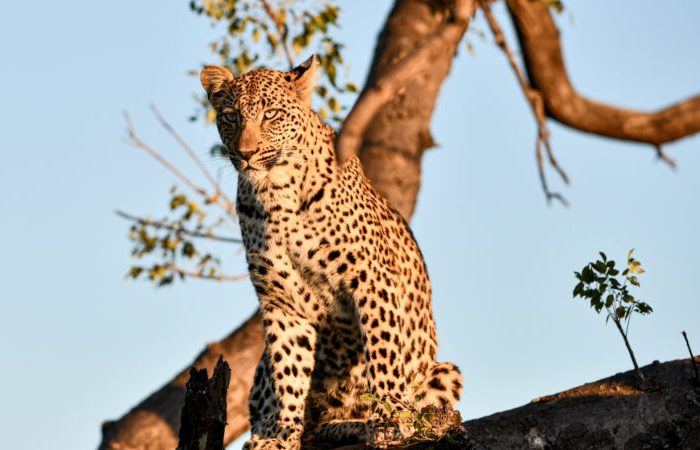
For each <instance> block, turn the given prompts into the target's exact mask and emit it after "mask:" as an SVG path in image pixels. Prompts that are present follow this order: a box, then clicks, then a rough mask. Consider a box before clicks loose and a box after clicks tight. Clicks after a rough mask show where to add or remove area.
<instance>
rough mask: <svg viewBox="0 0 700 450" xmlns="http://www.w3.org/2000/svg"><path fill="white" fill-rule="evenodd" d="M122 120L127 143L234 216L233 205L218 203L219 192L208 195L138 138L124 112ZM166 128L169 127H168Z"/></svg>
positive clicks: (226, 200) (225, 202) (228, 201)
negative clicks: (126, 134)
mask: <svg viewBox="0 0 700 450" xmlns="http://www.w3.org/2000/svg"><path fill="white" fill-rule="evenodd" d="M155 112H156V111H154V113H155ZM156 117H158V114H156ZM124 120H126V126H127V131H128V135H129V142H131V144H132V145H133V146H134V147H137V148H140V149H142V150H144V151H145V152H146V153H148V154H149V155H151V156H152V157H154V158H155V159H156V161H158V162H159V163H160V164H161V165H163V166H164V167H165V168H166V169H168V170H169V171H170V172H172V173H173V174H174V175H175V176H176V177H177V178H179V179H180V180H182V182H183V183H185V184H186V185H187V186H188V187H189V188H190V189H192V190H193V191H194V192H196V193H198V194H199V195H201V196H202V197H203V198H204V199H205V200H206V201H207V202H209V203H213V204H216V205H219V206H220V207H221V208H223V209H224V211H226V212H227V213H228V214H230V215H235V214H236V211H235V209H234V208H233V205H232V204H231V202H230V200H228V199H225V200H224V203H222V202H221V201H220V195H221V192H217V193H216V194H214V195H209V193H208V192H207V191H206V190H205V189H204V188H203V187H201V186H198V185H197V184H195V183H194V182H193V181H192V180H191V179H190V178H189V177H187V176H186V175H185V174H184V173H182V172H181V171H180V170H179V169H178V168H177V167H175V166H174V165H173V164H172V163H171V162H170V161H168V160H167V159H165V157H164V156H163V155H161V154H160V153H158V152H157V151H156V150H155V149H154V148H153V147H151V146H150V145H148V144H146V143H145V142H144V141H143V140H142V139H141V138H140V137H139V135H138V134H137V133H136V129H135V128H134V124H133V123H132V122H131V117H129V114H128V113H127V112H126V111H125V112H124ZM161 123H162V122H161ZM168 127H169V125H168ZM168 127H166V129H167V128H168ZM171 130H172V128H171ZM171 133H174V131H171Z"/></svg>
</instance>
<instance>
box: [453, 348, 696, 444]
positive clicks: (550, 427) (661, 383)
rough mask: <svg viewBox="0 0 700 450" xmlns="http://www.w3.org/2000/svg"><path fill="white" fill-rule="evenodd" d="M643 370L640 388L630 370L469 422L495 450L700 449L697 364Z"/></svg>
mask: <svg viewBox="0 0 700 450" xmlns="http://www.w3.org/2000/svg"><path fill="white" fill-rule="evenodd" d="M695 359H696V360H700V357H696V358H695ZM642 371H643V372H644V375H645V378H646V382H644V383H643V384H642V385H641V386H640V385H639V384H638V382H637V378H636V376H635V373H634V371H632V370H631V371H629V372H625V373H621V374H617V375H615V376H612V377H610V378H606V379H603V380H600V381H596V382H594V383H589V384H585V385H583V386H580V387H577V388H574V389H571V390H568V391H565V392H561V393H559V394H555V395H550V396H547V397H543V398H539V399H536V400H533V402H532V403H530V404H528V405H525V406H522V407H520V408H516V409H512V410H510V411H506V412H502V413H498V414H494V415H492V416H488V417H484V418H481V419H476V420H471V421H468V422H465V424H464V425H465V428H466V430H467V434H468V435H469V436H470V437H471V438H472V439H475V440H477V441H479V442H480V443H482V444H483V445H485V446H486V447H488V448H532V449H535V448H548V449H567V450H575V449H590V448H596V449H598V448H619V449H629V450H631V449H656V448H683V449H691V448H700V386H698V384H697V382H696V381H695V380H694V377H693V369H692V365H691V360H690V359H685V360H677V361H670V362H667V363H664V364H661V363H659V362H655V363H653V364H651V365H649V366H646V367H643V368H642Z"/></svg>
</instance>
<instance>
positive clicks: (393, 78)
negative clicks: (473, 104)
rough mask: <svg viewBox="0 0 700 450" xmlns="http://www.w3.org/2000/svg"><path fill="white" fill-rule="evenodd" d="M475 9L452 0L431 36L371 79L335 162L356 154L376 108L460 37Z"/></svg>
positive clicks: (350, 117) (345, 130) (348, 121)
mask: <svg viewBox="0 0 700 450" xmlns="http://www.w3.org/2000/svg"><path fill="white" fill-rule="evenodd" d="M475 8H476V4H475V3H474V1H473V0H454V5H452V8H451V11H450V14H448V15H447V17H446V20H445V23H444V24H443V25H442V26H441V27H440V29H439V30H438V31H437V32H436V33H435V34H434V35H433V36H431V37H429V38H428V39H427V40H426V41H425V42H424V43H423V44H422V45H420V46H419V47H418V48H417V49H416V50H414V51H413V52H412V53H410V54H409V55H408V56H406V57H404V58H403V59H401V60H400V61H399V62H398V63H397V64H396V65H395V66H394V67H393V68H391V69H390V70H387V71H386V72H385V73H383V74H382V76H381V77H378V78H375V79H374V80H373V82H372V83H371V84H367V85H366V86H365V88H364V89H363V91H362V93H361V94H360V97H359V98H358V99H357V101H356V102H355V104H354V105H353V107H352V109H351V110H350V114H348V116H347V118H346V119H345V122H344V123H343V128H342V129H341V130H340V133H339V134H338V138H337V140H336V152H337V156H338V163H339V164H343V163H344V162H346V161H348V160H349V159H350V158H351V157H352V156H354V155H356V154H357V153H358V151H359V149H360V145H361V144H362V138H363V136H364V134H365V131H366V130H367V127H368V126H369V125H370V123H371V121H372V119H374V117H375V116H376V114H377V112H378V111H379V109H380V108H381V107H382V106H384V104H385V103H386V102H387V101H389V99H391V98H392V97H393V96H394V95H396V93H397V92H398V91H399V90H400V89H401V88H402V87H404V85H405V84H406V83H407V82H408V81H410V80H411V79H412V78H414V77H415V76H416V75H418V74H419V73H420V72H421V71H423V70H425V67H426V66H427V65H428V64H429V62H430V60H431V59H432V58H433V57H434V56H435V54H436V53H438V52H440V51H444V49H445V48H446V47H447V48H449V46H450V43H452V42H454V41H459V40H460V38H461V37H462V35H463V34H464V30H465V29H466V27H467V24H468V23H469V19H470V18H471V16H472V14H473V13H474V9H475Z"/></svg>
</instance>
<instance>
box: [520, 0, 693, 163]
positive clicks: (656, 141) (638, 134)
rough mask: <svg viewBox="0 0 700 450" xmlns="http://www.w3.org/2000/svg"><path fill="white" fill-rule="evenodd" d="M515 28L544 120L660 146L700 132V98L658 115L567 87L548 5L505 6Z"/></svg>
mask: <svg viewBox="0 0 700 450" xmlns="http://www.w3.org/2000/svg"><path fill="white" fill-rule="evenodd" d="M506 4H507V5H508V9H509V12H510V16H511V18H512V20H513V23H514V24H515V28H516V31H517V33H518V39H519V41H520V47H521V49H522V53H523V61H524V64H525V67H526V70H527V74H528V78H529V81H530V85H531V86H532V87H533V88H534V89H536V90H538V91H539V92H540V93H541V95H542V100H543V102H544V109H545V112H546V113H547V115H548V116H549V117H551V118H553V119H555V120H557V121H559V122H561V123H563V124H564V125H568V126H570V127H572V128H575V129H577V130H581V131H585V132H588V133H592V134H596V135H599V136H606V137H610V138H615V139H621V140H625V141H633V142H642V143H647V144H651V145H654V146H656V149H657V150H656V151H657V156H659V157H660V158H661V159H662V160H663V161H665V162H666V163H667V164H669V165H672V166H673V162H672V160H670V159H669V158H668V157H665V155H663V153H659V148H660V147H659V146H660V145H662V144H666V143H669V142H673V141H675V140H678V139H681V138H683V137H686V136H689V135H691V134H694V133H697V132H698V131H700V96H696V97H692V98H690V99H688V100H685V101H683V102H680V103H676V104H674V105H671V106H669V107H667V108H664V109H661V110H659V111H656V112H640V111H633V110H628V109H623V108H618V107H615V106H610V105H606V104H603V103H598V102H594V101H592V100H589V99H588V98H586V97H583V96H581V95H580V94H579V93H578V92H576V90H575V89H574V88H573V86H572V85H571V81H570V80H569V77H568V74H567V71H566V66H565V65H564V58H563V56H562V50H561V41H560V39H559V30H558V29H557V27H556V25H555V24H554V20H553V18H552V14H551V12H550V9H549V7H548V6H547V4H546V2H543V1H529V0H509V1H507V2H506Z"/></svg>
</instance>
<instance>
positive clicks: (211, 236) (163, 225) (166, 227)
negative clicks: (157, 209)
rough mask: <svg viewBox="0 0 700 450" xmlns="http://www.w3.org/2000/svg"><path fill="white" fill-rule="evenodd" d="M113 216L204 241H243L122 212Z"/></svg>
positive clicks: (118, 211)
mask: <svg viewBox="0 0 700 450" xmlns="http://www.w3.org/2000/svg"><path fill="white" fill-rule="evenodd" d="M114 214H116V215H118V216H119V217H121V218H123V219H126V220H130V221H132V222H136V223H138V224H139V225H148V226H151V227H153V228H159V229H164V230H172V231H175V232H176V233H180V234H186V235H188V236H192V237H196V238H204V239H210V240H212V241H220V242H228V243H233V244H241V243H242V242H243V241H242V240H241V239H238V238H230V237H224V236H218V235H215V234H211V233H201V232H199V231H192V230H189V229H187V228H184V227H180V226H176V225H171V224H168V223H165V222H161V221H159V220H150V219H144V218H142V217H138V216H133V215H131V214H128V213H125V212H124V211H120V210H116V211H114Z"/></svg>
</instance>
